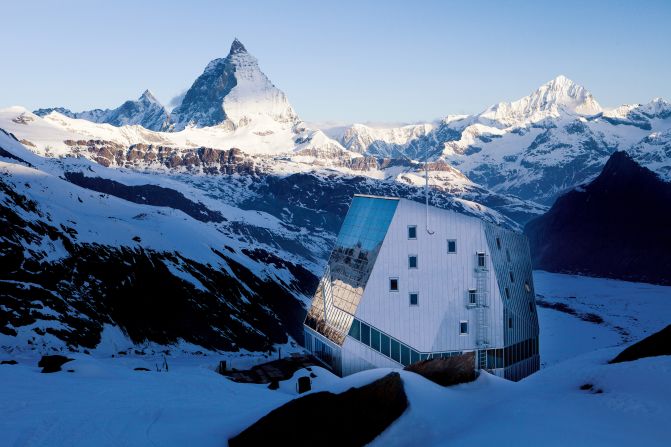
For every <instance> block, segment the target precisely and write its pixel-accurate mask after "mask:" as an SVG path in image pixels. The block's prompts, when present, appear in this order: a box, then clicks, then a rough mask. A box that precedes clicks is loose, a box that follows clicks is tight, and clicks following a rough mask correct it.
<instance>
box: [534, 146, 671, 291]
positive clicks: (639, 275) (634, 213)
mask: <svg viewBox="0 0 671 447" xmlns="http://www.w3.org/2000/svg"><path fill="white" fill-rule="evenodd" d="M669 228H671V184H670V183H666V182H664V181H662V180H660V179H659V177H658V176H657V175H656V174H655V173H653V172H651V171H650V170H648V169H646V168H644V167H641V166H640V165H639V164H637V163H636V162H635V161H633V160H632V159H631V158H630V157H629V156H628V155H627V154H626V153H625V152H616V153H615V154H613V155H612V156H611V158H610V159H609V160H608V163H606V166H605V167H604V168H603V171H602V172H601V174H600V175H599V176H598V177H597V178H596V179H594V180H593V181H592V182H590V183H588V184H586V185H583V186H580V187H578V188H576V189H574V190H572V191H570V192H568V193H567V194H565V195H563V196H561V197H560V198H558V199H557V201H556V202H555V204H554V205H553V206H552V208H551V209H550V210H549V211H548V212H547V213H546V214H544V215H543V216H540V217H538V218H536V219H534V220H532V221H530V222H529V223H528V224H527V225H526V227H525V229H524V232H525V233H526V235H527V237H528V238H529V244H530V248H531V256H532V262H533V265H534V268H536V269H542V270H548V271H553V272H564V273H578V274H585V275H594V276H605V277H610V278H618V279H625V280H630V281H643V282H652V283H659V284H671V276H669V272H671V251H669V247H671V232H669Z"/></svg>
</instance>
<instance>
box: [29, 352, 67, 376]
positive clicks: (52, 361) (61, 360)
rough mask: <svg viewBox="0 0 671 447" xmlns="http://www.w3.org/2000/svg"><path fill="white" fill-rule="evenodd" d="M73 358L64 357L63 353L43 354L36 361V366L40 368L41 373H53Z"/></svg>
mask: <svg viewBox="0 0 671 447" xmlns="http://www.w3.org/2000/svg"><path fill="white" fill-rule="evenodd" d="M73 360H74V359H71V358H68V357H65V356H63V355H58V354H57V355H43V356H42V358H41V359H40V361H39V362H38V363H37V366H39V367H40V368H42V372H43V373H53V372H58V371H60V370H61V366H63V365H64V364H65V363H67V362H71V361H73Z"/></svg>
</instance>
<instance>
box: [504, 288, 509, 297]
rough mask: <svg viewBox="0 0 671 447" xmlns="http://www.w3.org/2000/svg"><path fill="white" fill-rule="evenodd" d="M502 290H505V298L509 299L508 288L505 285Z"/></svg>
mask: <svg viewBox="0 0 671 447" xmlns="http://www.w3.org/2000/svg"><path fill="white" fill-rule="evenodd" d="M504 290H505V292H506V298H507V299H510V289H509V288H507V287H506V288H505V289H504Z"/></svg>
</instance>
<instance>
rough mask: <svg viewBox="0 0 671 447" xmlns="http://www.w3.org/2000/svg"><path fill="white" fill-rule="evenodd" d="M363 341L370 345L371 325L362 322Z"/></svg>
mask: <svg viewBox="0 0 671 447" xmlns="http://www.w3.org/2000/svg"><path fill="white" fill-rule="evenodd" d="M361 343H363V344H364V345H368V346H370V326H368V325H367V324H366V323H361Z"/></svg>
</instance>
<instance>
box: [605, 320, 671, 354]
mask: <svg viewBox="0 0 671 447" xmlns="http://www.w3.org/2000/svg"><path fill="white" fill-rule="evenodd" d="M658 355H671V324H670V325H668V326H667V327H665V328H664V329H662V330H661V331H659V332H655V333H654V334H652V335H650V336H648V337H646V338H644V339H643V340H641V341H638V342H636V343H634V344H633V345H631V346H629V347H628V348H626V349H625V350H624V351H622V352H620V353H619V354H618V355H617V356H616V357H615V358H614V359H613V360H611V361H610V362H609V363H620V362H631V361H632V360H638V359H642V358H645V357H656V356H658Z"/></svg>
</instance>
